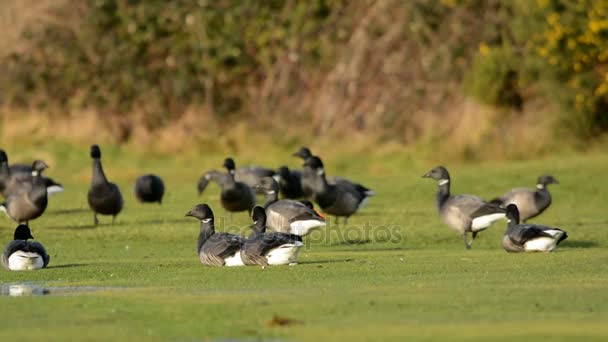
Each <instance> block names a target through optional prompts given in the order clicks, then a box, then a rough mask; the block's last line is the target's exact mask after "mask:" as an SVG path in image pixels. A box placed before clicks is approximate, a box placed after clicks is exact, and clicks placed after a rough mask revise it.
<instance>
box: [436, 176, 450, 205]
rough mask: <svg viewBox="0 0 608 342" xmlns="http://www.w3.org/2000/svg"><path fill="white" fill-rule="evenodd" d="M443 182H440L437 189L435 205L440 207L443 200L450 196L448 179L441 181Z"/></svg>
mask: <svg viewBox="0 0 608 342" xmlns="http://www.w3.org/2000/svg"><path fill="white" fill-rule="evenodd" d="M443 182H444V183H443V184H440V185H439V186H438V189H437V207H438V208H441V207H442V206H443V204H444V203H445V201H447V200H448V198H449V197H450V181H449V180H448V181H447V182H445V181H443Z"/></svg>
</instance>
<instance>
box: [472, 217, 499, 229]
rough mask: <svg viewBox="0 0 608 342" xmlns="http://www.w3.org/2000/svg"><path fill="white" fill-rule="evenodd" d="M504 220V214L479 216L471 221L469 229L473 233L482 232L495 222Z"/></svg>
mask: <svg viewBox="0 0 608 342" xmlns="http://www.w3.org/2000/svg"><path fill="white" fill-rule="evenodd" d="M504 218H505V214H504V213H496V214H490V215H485V216H479V217H476V218H474V219H473V223H472V224H471V228H472V229H473V231H479V230H484V229H486V228H488V227H489V226H491V225H492V223H494V222H495V221H498V220H502V219H504Z"/></svg>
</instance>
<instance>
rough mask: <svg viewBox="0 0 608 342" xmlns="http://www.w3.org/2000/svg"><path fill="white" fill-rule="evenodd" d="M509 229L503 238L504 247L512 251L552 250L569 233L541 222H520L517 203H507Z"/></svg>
mask: <svg viewBox="0 0 608 342" xmlns="http://www.w3.org/2000/svg"><path fill="white" fill-rule="evenodd" d="M506 210H507V219H508V221H509V223H508V225H507V230H506V231H505V234H504V235H503V238H502V247H503V248H504V249H505V250H506V251H507V252H510V253H520V252H551V251H553V250H554V249H555V248H556V247H557V245H559V243H560V242H562V241H564V240H565V239H567V238H568V234H567V233H566V232H565V231H563V230H561V229H559V228H553V227H548V226H543V225H539V224H520V223H519V220H520V217H519V211H518V209H517V206H516V205H515V204H509V205H507V208H506Z"/></svg>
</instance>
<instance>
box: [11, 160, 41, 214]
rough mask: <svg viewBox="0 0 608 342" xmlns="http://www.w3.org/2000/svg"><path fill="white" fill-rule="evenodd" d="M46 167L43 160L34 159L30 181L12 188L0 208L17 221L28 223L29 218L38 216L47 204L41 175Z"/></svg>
mask: <svg viewBox="0 0 608 342" xmlns="http://www.w3.org/2000/svg"><path fill="white" fill-rule="evenodd" d="M46 168H48V165H46V163H45V162H44V161H42V160H36V161H35V162H34V163H33V165H32V169H33V170H34V171H32V176H33V179H32V182H31V183H23V184H21V187H19V188H18V189H16V190H14V191H13V192H12V193H11V194H10V195H9V196H8V197H7V198H6V201H5V202H4V203H3V204H2V205H1V206H0V210H2V211H5V212H6V214H7V215H8V216H9V217H10V218H12V219H13V220H14V221H15V222H17V223H25V224H28V223H29V221H30V220H34V219H36V218H38V217H40V215H42V213H44V211H45V210H46V207H47V205H48V197H47V192H46V191H47V190H46V189H47V188H46V185H45V183H44V179H42V176H41V174H42V171H44V169H46Z"/></svg>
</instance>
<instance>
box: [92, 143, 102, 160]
mask: <svg viewBox="0 0 608 342" xmlns="http://www.w3.org/2000/svg"><path fill="white" fill-rule="evenodd" d="M91 158H93V159H101V150H100V149H99V146H98V145H91Z"/></svg>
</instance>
